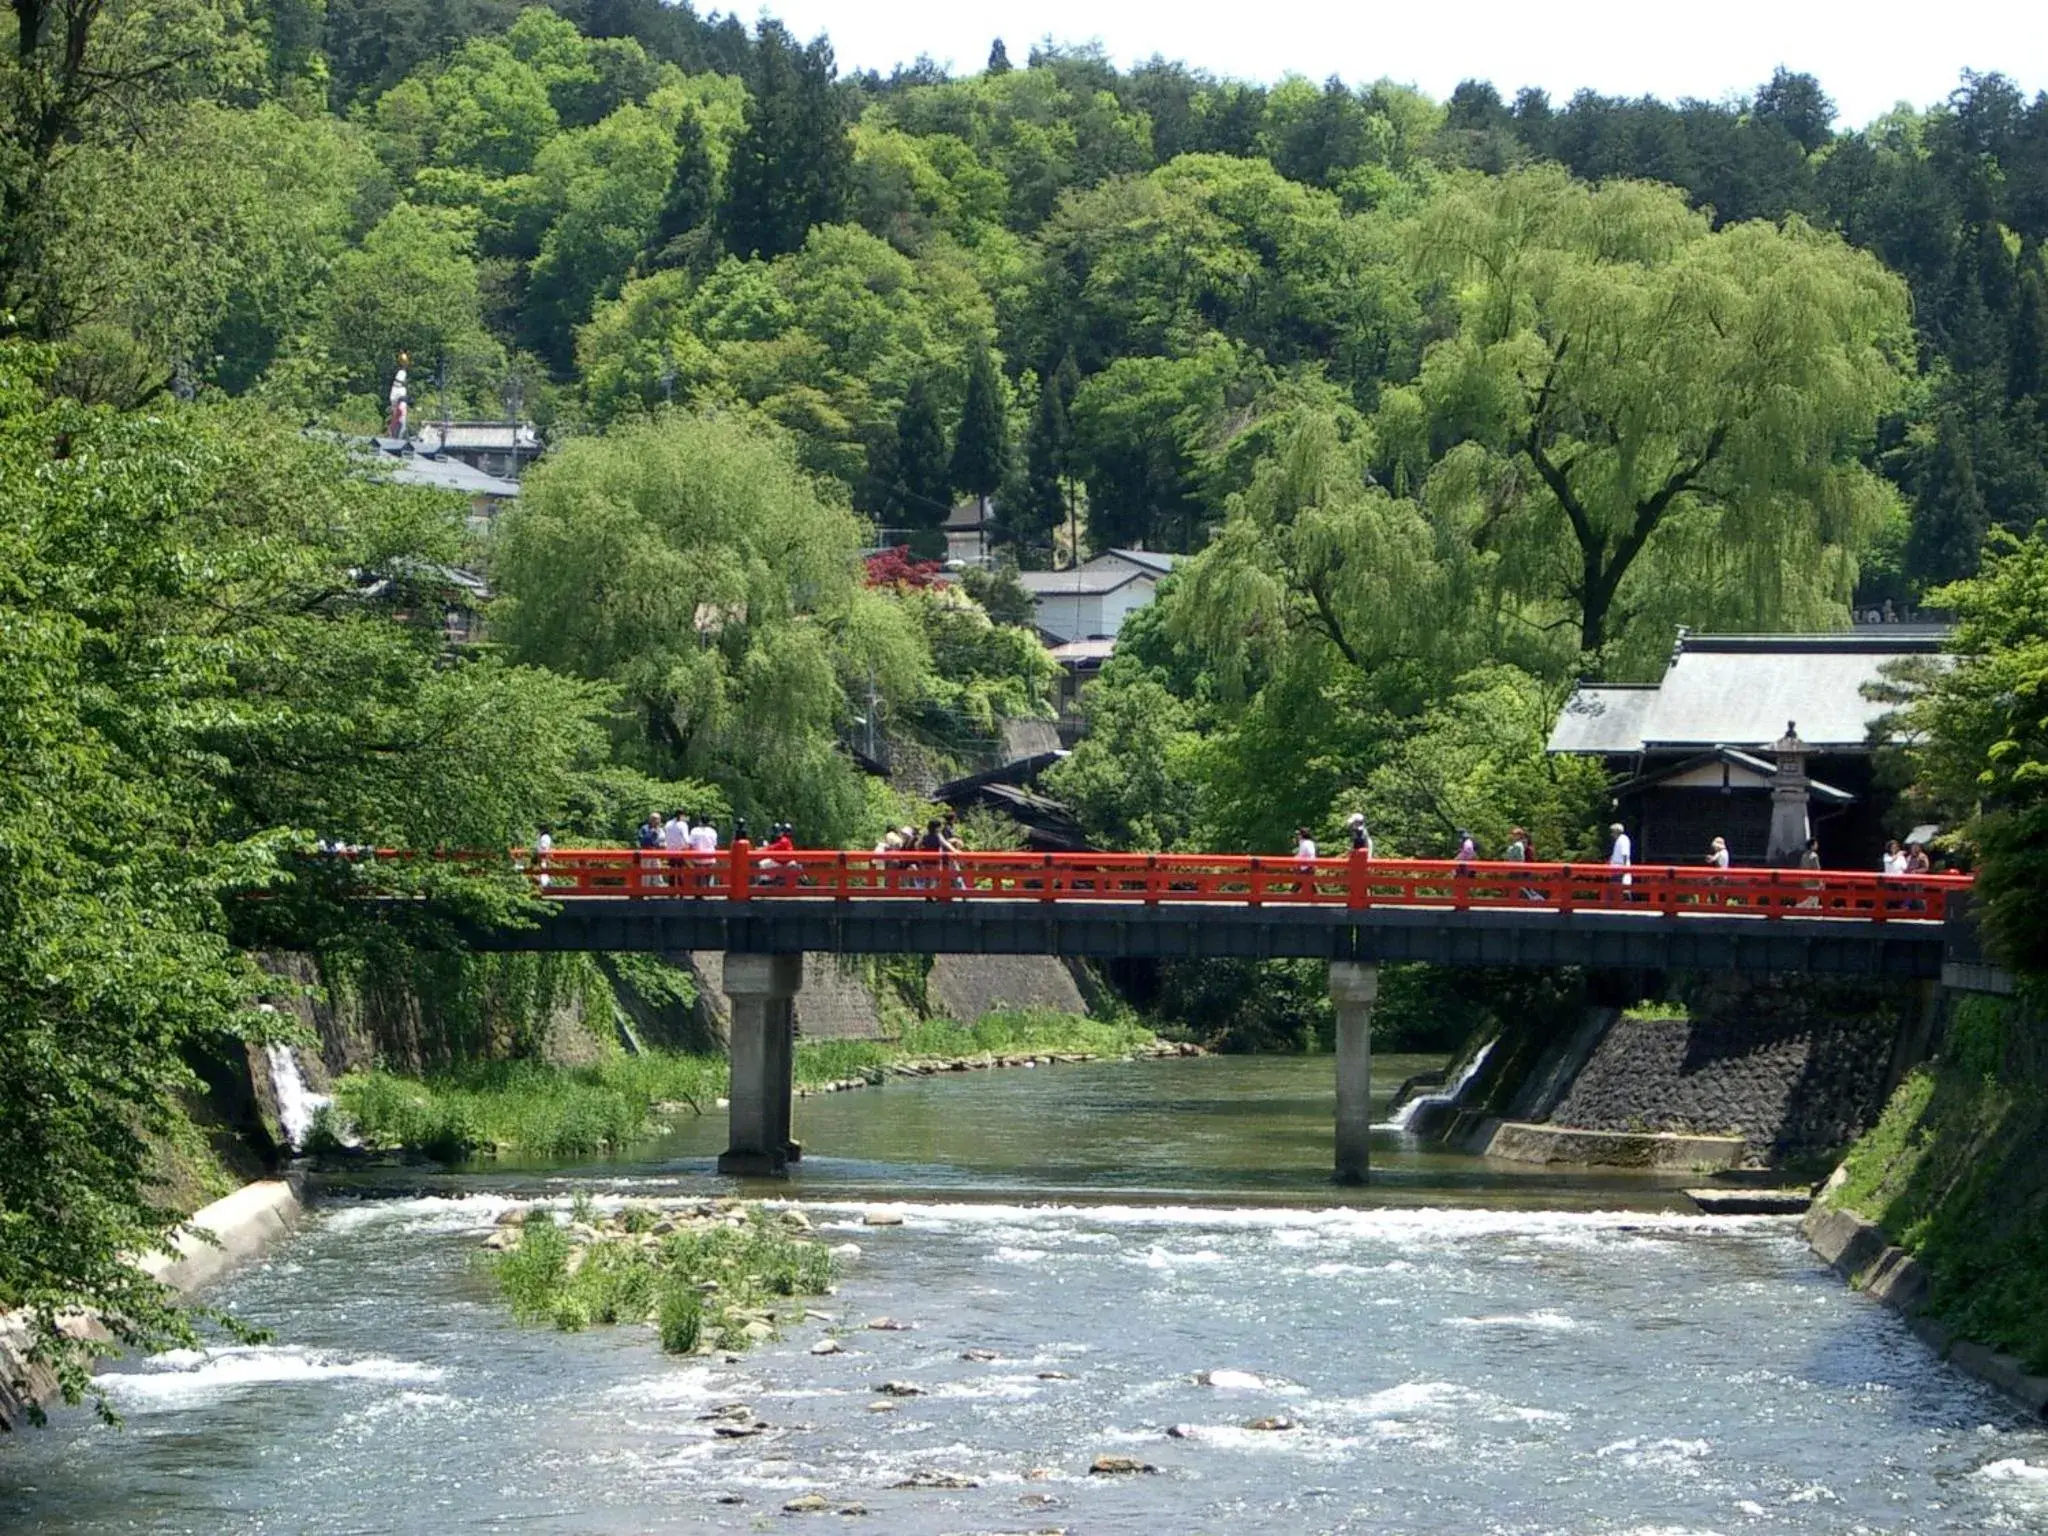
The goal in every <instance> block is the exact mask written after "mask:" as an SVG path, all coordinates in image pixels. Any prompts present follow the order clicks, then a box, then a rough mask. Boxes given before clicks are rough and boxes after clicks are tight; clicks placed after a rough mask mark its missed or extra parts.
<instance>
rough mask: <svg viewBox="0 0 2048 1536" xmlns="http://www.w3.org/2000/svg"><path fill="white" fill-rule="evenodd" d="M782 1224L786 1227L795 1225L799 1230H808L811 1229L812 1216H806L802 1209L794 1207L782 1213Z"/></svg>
mask: <svg viewBox="0 0 2048 1536" xmlns="http://www.w3.org/2000/svg"><path fill="white" fill-rule="evenodd" d="M782 1224H783V1225H784V1226H785V1227H794V1228H795V1229H796V1230H797V1231H799V1232H808V1231H810V1230H811V1218H810V1217H808V1216H806V1215H805V1214H804V1213H803V1212H802V1211H799V1210H796V1209H794V1208H791V1209H790V1210H786V1211H784V1212H783V1213H782Z"/></svg>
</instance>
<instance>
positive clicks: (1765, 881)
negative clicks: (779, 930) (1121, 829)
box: [514, 841, 1971, 923]
mask: <svg viewBox="0 0 2048 1536" xmlns="http://www.w3.org/2000/svg"><path fill="white" fill-rule="evenodd" d="M514 857H515V859H516V860H517V862H518V863H519V864H520V866H521V867H522V868H524V869H526V870H527V872H528V874H529V875H530V877H531V878H533V879H534V881H535V882H536V884H537V885H538V886H540V888H541V889H542V890H543V892H544V893H545V894H546V896H547V897H548V898H549V899H550V900H555V901H568V900H582V899H588V898H601V899H609V900H622V901H677V900H693V901H729V902H747V901H790V900H800V901H834V902H855V901H858V902H874V901H926V902H942V903H951V902H990V901H994V902H1040V903H1044V902H1066V903H1089V904H1094V903H1104V902H1115V903H1130V904H1137V905H1142V906H1161V905H1168V904H1173V905H1194V906H1217V905H1227V906H1234V907H1249V908H1260V907H1313V908H1334V909H1341V910H1345V911H1370V910H1374V909H1378V908H1386V907H1398V908H1416V909H1425V910H1435V911H1439V912H1467V911H1475V910H1486V909H1501V910H1503V911H1508V912H1520V913H1528V912H1532V911H1541V912H1550V913H1575V912H1585V911H1603V912H1626V913H1629V914H1631V915H1635V916H1642V915H1645V914H1657V915H1661V916H1666V917H1678V916H1684V917H1691V918H1703V917H1733V918H1756V917H1765V918H1797V919H1801V920H1810V919H1813V918H1821V917H1826V918H1836V919H1849V920H1854V921H1860V922H1869V923H1883V922H1917V923H1938V922H1941V921H1942V920H1943V919H1944V918H1945V917H1946V916H1947V914H1948V905H1949V899H1950V897H1951V896H1952V895H1955V894H1956V893H1959V892H1967V891H1968V890H1969V889H1970V883H1971V882H1970V879H1969V877H1968V876H1967V875H1918V876H1913V875H1896V876H1894V875H1880V874H1868V873H1863V872H1860V871H1848V870H1784V869H1728V870H1718V869H1709V868H1694V867H1688V866H1682V865H1664V864H1656V865H1642V864H1639V865H1634V866H1631V867H1630V868H1627V869H1617V868H1613V867H1611V866H1608V865H1605V864H1578V865H1574V864H1496V863H1469V864H1459V863H1454V862H1451V861H1448V860H1438V859H1368V858H1365V857H1363V856H1361V855H1353V856H1351V857H1348V858H1335V859H1315V860H1312V861H1310V860H1301V859H1294V858H1286V857H1279V858H1275V857H1267V856H1261V855H1233V854H1186V853H959V854H930V853H860V852H844V851H837V850H826V851H818V850H802V851H798V852H794V853H791V852H783V853H772V852H768V851H766V850H763V849H758V848H750V847H749V845H748V844H747V843H746V842H745V841H741V842H738V843H736V844H734V845H733V846H732V847H731V848H730V849H726V850H722V851H720V852H718V853H715V854H704V853H671V852H661V851H650V850H640V849H631V848H624V849H621V848H566V849H557V850H555V851H554V852H553V853H551V854H548V855H546V856H545V857H544V858H536V857H535V856H534V855H532V854H530V853H519V854H515V855H514Z"/></svg>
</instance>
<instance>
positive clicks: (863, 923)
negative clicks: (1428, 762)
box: [467, 842, 1986, 1182]
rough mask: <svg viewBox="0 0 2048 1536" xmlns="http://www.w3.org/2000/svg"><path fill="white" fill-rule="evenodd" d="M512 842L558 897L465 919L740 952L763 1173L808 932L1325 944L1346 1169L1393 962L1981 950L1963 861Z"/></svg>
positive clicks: (1319, 950) (498, 930) (1971, 956)
mask: <svg viewBox="0 0 2048 1536" xmlns="http://www.w3.org/2000/svg"><path fill="white" fill-rule="evenodd" d="M514 859H515V862H516V863H517V865H518V867H519V868H520V869H521V870H522V871H523V872H524V873H525V875H526V876H527V878H529V879H530V880H532V881H533V882H534V883H535V885H536V887H537V889H538V891H539V894H541V895H542V896H544V897H545V898H546V906H545V909H544V915H543V916H541V917H540V918H538V919H537V920H535V921H533V922H531V923H527V924H520V925H508V926H498V927H489V928H475V929H472V930H471V931H470V932H469V933H468V934H467V937H468V939H469V942H470V943H471V944H473V945H474V946H475V947H477V948H481V949H500V950H505V949H552V950H566V949H577V950H599V951H609V950H651V951H656V952H671V953H672V952H675V951H679V950H708V949H717V950H723V951H724V952H725V964H724V971H723V987H724V990H725V992H726V994H727V996H728V998H729V999H730V1000H731V1037H730V1041H731V1050H732V1090H731V1092H732V1097H731V1142H730V1145H729V1147H728V1149H727V1151H726V1153H725V1155H724V1156H723V1157H722V1158H720V1159H719V1167H720V1168H721V1169H723V1170H725V1171H726V1172H730V1173H737V1174H748V1175H767V1176H780V1175H782V1174H784V1173H786V1172H787V1171H788V1168H789V1165H790V1164H791V1163H792V1162H793V1161H795V1160H796V1159H797V1158H798V1156H799V1155H800V1149H799V1147H798V1145H797V1143H796V1142H795V1141H794V1140H793V1139H792V1136H791V1123H790V1114H791V1095H790V1082H791V1062H792V1059H793V1058H792V1052H793V1049H794V1039H795V1011H794V1005H795V999H796V996H797V993H798V991H799V989H800V988H801V986H802V980H803V966H802V963H801V961H802V956H803V954H804V953H805V952H806V951H810V950H818V951H823V952H831V953H839V954H859V953H867V954H875V953H881V954H892V953H893V954H940V953H954V954H962V953H964V954H1044V955H1067V956H1086V957H1094V958H1122V959H1131V958H1145V957H1153V958H1161V957H1175V958H1186V959H1200V958H1214V957H1230V958H1242V959H1268V958H1280V957H1293V958H1306V959H1316V960H1324V961H1328V962H1329V983H1330V999H1331V1003H1332V1005H1333V1010H1334V1013H1335V1031H1336V1039H1335V1045H1336V1051H1335V1058H1336V1077H1337V1125H1336V1159H1335V1163H1336V1175H1337V1177H1338V1179H1339V1180H1342V1181H1347V1182H1356V1181H1359V1180H1362V1179H1364V1178H1365V1176H1366V1170H1367V1165H1368V1162H1369V1160H1370V1151H1369V1142H1370V1131H1371V1120H1372V1117H1371V1103H1370V1089H1371V1081H1372V1047H1371V1039H1372V1014H1373V1008H1374V1006H1375V1003H1376V1001H1377V998H1378V995H1379V972H1378V964H1379V962H1381V961H1423V962H1428V963H1431V964H1437V965H1514V966H1566V965H1570V966H1584V967H1589V968H1594V969H1600V970H1611V971H1635V972H1644V971H1677V970H1682V971H1703V970H1722V971H1727V970H1736V971H1744V972H1750V973H1770V972H1783V971H1804V972H1815V973H1834V974H1846V975H1860V976H1866V977H1883V978H1887V980H1888V982H1890V983H1903V984H1905V985H1907V986H1910V987H1912V988H1914V989H1915V990H1916V991H1919V992H1921V993H1922V994H1923V999H1924V996H1925V995H1927V994H1931V990H1932V988H1933V987H1934V986H1935V984H1936V982H1937V979H1938V978H1941V977H1943V976H1944V975H1960V974H1961V973H1962V972H1963V971H1966V970H1968V969H1969V967H1970V965H1971V964H1972V963H1973V962H1975V961H1976V960H1977V958H1978V957H1977V954H1976V949H1975V942H1974V930H1973V929H1972V928H1971V926H1970V925H1969V923H1968V920H1967V917H1966V915H1965V909H1966V907H1967V896H1966V893H1967V892H1968V890H1969V886H1970V882H1969V880H1968V879H1966V878H1963V877H1960V876H1953V875H1933V876H1917V877H1915V876H1901V877H1891V876H1885V875H1877V874H1864V873H1860V872H1849V871H1844V870H1775V869H1768V870H1766V869H1732V870H1718V869H1711V868H1681V867H1677V866H1672V865H1637V866H1635V867H1633V868H1630V869H1626V870H1624V869H1615V868H1610V867H1609V866H1607V865H1604V864H1599V865H1591V866H1581V865H1571V864H1467V865H1460V864H1456V863H1448V862H1443V861H1438V860H1411V859H1367V858H1365V857H1363V856H1353V857H1350V858H1338V859H1315V860H1301V859H1291V858H1264V857H1256V856H1253V857H1241V856H1228V855H1209V854H1142V853H1138V854H1129V853H1086V854H1037V853H961V854H924V853H879V854H878V853H843V852H815V851H803V852H776V851H766V850H759V849H753V848H749V847H748V846H747V845H746V844H745V843H744V842H741V843H738V844H735V845H734V846H733V847H732V848H730V849H728V850H725V851H722V852H718V853H680V852H678V853H668V852H651V851H649V852H642V851H639V850H636V849H614V848H565V849H557V850H555V851H553V852H551V853H549V854H547V855H545V856H536V855H533V854H531V853H519V854H515V855H514ZM1945 967H1950V968H1951V969H1945ZM1977 969H1978V970H1980V971H1982V970H1985V969H1986V968H1985V967H1982V966H1981V965H1979V966H1977ZM1621 985H1623V986H1628V985H1633V983H1632V982H1630V983H1621ZM1631 995H1639V994H1633V993H1632V994H1631Z"/></svg>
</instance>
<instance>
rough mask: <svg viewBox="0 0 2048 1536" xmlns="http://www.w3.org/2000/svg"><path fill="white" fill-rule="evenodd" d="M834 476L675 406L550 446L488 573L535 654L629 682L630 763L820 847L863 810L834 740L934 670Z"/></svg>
mask: <svg viewBox="0 0 2048 1536" xmlns="http://www.w3.org/2000/svg"><path fill="white" fill-rule="evenodd" d="M821 484H822V482H820V481H817V480H814V479H813V478H812V477H811V476H810V475H809V474H807V473H806V472H805V471H804V470H803V469H802V468H801V467H799V465H798V464H797V461H796V457H795V454H794V452H793V450H792V449H791V447H790V445H789V442H788V439H787V438H786V437H785V436H783V435H782V434H780V433H777V432H775V431H773V430H772V429H769V428H764V427H761V426H757V425H754V424H751V423H749V422H747V421H746V420H744V419H742V418H739V417H736V416H731V415H726V416H719V417H704V416H691V415H685V414H682V413H680V412H669V413H665V414H664V415H662V416H660V417H658V418H656V419H654V420H651V421H641V422H638V423H635V424H632V425H630V426H626V427H621V428H618V429H615V430H613V431H612V432H611V433H610V434H608V435H606V436H603V437H587V438H579V439H576V440H573V441H571V442H569V443H565V444H563V445H562V446H561V447H560V448H558V449H557V450H555V452H553V453H551V454H550V455H549V456H548V460H547V462H546V463H545V464H543V465H541V466H539V467H537V468H536V469H535V470H534V471H533V473H532V474H530V475H529V476H528V477H527V479H526V481H525V483H524V485H523V487H522V492H521V495H520V500H519V505H518V507H517V509H516V510H514V511H513V512H511V513H509V514H508V515H507V516H506V518H505V522H504V526H503V528H502V530H501V534H500V537H499V541H498V548H497V552H496V557H495V559H494V561H493V566H492V570H493V574H494V575H495V577H496V579H497V582H498V584H499V586H500V589H501V590H502V592H503V594H504V598H505V603H504V608H503V612H502V617H501V618H500V619H499V621H498V624H499V633H501V634H502V635H503V637H504V638H505V639H506V640H507V641H508V642H509V643H510V644H511V645H512V647H513V648H514V649H515V650H516V651H517V653H518V654H519V655H520V656H521V657H522V658H523V659H526V660H530V661H534V662H539V663H542V664H544V665H546V666H549V667H552V668H555V669H557V670H559V671H563V672H567V673H570V674H572V675H575V676H580V677H585V678H591V679H599V680H603V681H606V682H609V683H612V684H615V685H616V686H617V687H618V688H619V689H620V693H621V697H622V699H623V701H624V707H625V711H626V714H625V718H624V719H622V721H621V726H622V745H623V746H624V747H625V748H626V749H627V752H628V755H629V756H633V757H637V758H638V759H640V761H641V762H642V763H643V764H644V765H645V766H647V767H648V768H650V769H653V770H654V771H656V772H659V773H661V774H663V775H664V776H668V777H682V776H689V777H694V778H701V779H708V780H711V781H712V782H714V783H716V784H718V785H719V786H720V787H721V788H722V789H724V790H725V791H726V793H727V794H728V796H729V797H730V800H731V802H732V804H733V807H734V809H736V810H737V811H739V812H740V813H741V814H743V815H751V816H754V817H757V818H785V817H787V818H792V819H794V820H795V821H796V822H797V825H798V828H799V830H800V831H801V832H802V833H803V834H804V836H805V837H806V838H815V839H820V840H824V839H841V838H846V837H849V836H852V835H854V834H855V833H856V832H857V831H859V830H860V829H861V827H862V824H863V822H864V820H865V812H866V809H867V805H866V791H865V788H864V786H863V784H862V782H861V780H860V776H859V775H858V773H857V772H856V770H855V769H854V768H853V767H852V765H851V763H850V762H849V761H848V759H847V758H846V757H845V756H844V755H843V754H840V753H837V752H835V751H834V741H835V738H836V736H837V734H838V733H839V732H840V731H841V730H842V729H843V728H844V727H846V726H847V725H849V724H850V723H851V720H852V717H853V715H854V714H855V713H857V712H863V711H865V710H867V709H869V708H871V707H873V703H879V704H882V705H887V704H888V703H890V702H891V701H904V700H908V699H909V698H912V697H914V696H916V695H917V694H918V693H919V692H920V691H921V689H922V687H923V685H924V682H925V679H926V677H927V675H928V673H929V670H930V665H931V661H930V655H929V652H928V650H927V649H926V647H925V644H924V641H923V638H922V636H921V635H920V634H919V633H918V632H917V630H916V628H915V626H914V624H913V623H912V622H911V621H910V620H909V619H908V618H907V617H906V616H905V615H904V614H903V613H902V612H901V609H900V606H899V605H897V604H895V603H894V602H892V601H890V600H889V599H887V598H886V597H884V596H883V595H881V594H879V593H876V592H871V591H868V590H867V589H865V588H864V587H863V586H862V584H861V581H860V565H859V561H858V559H857V558H856V557H857V552H858V550H859V549H860V547H861V545H862V544H863V543H864V542H865V533H866V530H865V528H864V526H863V524H862V523H861V521H860V520H859V519H858V518H857V517H856V516H855V515H854V514H853V513H852V512H851V511H849V510H847V509H846V507H844V506H843V505H841V504H840V503H838V502H837V501H836V500H835V499H832V498H830V497H828V496H827V495H825V494H823V493H822V491H821ZM856 699H858V700H859V703H858V705H856V703H855V700H856ZM871 700H872V702H871Z"/></svg>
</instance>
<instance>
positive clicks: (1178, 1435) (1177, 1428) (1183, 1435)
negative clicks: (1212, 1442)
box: [1166, 1424, 1195, 1440]
mask: <svg viewBox="0 0 2048 1536" xmlns="http://www.w3.org/2000/svg"><path fill="white" fill-rule="evenodd" d="M1166 1438H1167V1439H1169V1440H1192V1439H1194V1438H1195V1431H1194V1428H1193V1426H1191V1425H1187V1424H1174V1425H1171V1426H1169V1427H1168V1429H1167V1431H1166Z"/></svg>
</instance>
